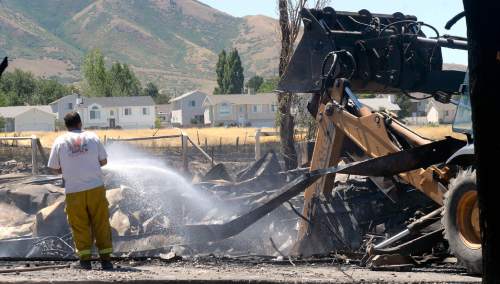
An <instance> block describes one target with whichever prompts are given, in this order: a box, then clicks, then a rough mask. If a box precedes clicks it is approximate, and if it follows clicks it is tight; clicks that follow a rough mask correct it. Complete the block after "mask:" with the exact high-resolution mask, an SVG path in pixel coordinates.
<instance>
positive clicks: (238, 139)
mask: <svg viewBox="0 0 500 284" xmlns="http://www.w3.org/2000/svg"><path fill="white" fill-rule="evenodd" d="M239 145H240V136H238V137H236V152H238V150H239V149H238V148H239Z"/></svg>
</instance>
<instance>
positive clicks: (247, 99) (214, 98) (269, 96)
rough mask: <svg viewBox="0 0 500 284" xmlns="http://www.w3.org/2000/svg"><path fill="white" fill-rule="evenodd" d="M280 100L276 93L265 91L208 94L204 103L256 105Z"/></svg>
mask: <svg viewBox="0 0 500 284" xmlns="http://www.w3.org/2000/svg"><path fill="white" fill-rule="evenodd" d="M277 100H278V96H277V95H276V94H275V93H264V94H255V95H248V94H243V95H208V96H207V97H206V99H205V101H204V102H203V105H217V104H221V103H230V104H235V105H255V104H274V103H276V102H277Z"/></svg>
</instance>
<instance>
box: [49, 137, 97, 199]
mask: <svg viewBox="0 0 500 284" xmlns="http://www.w3.org/2000/svg"><path fill="white" fill-rule="evenodd" d="M105 159H107V154H106V150H104V146H103V145H102V144H101V141H99V137H97V135H96V134H95V133H93V132H88V131H69V132H67V133H66V134H63V135H61V136H59V137H57V139H56V140H55V141H54V145H53V146H52V151H51V152H50V158H49V163H48V166H49V168H53V169H61V170H62V176H63V179H64V183H65V192H66V193H74V192H81V191H85V190H89V189H93V188H96V187H99V186H102V185H103V184H104V182H103V178H102V171H101V165H100V163H99V161H102V160H105Z"/></svg>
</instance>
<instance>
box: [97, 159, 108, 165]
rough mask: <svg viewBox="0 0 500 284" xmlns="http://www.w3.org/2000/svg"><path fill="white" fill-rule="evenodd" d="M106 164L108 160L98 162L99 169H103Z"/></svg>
mask: <svg viewBox="0 0 500 284" xmlns="http://www.w3.org/2000/svg"><path fill="white" fill-rule="evenodd" d="M107 163H108V159H104V160H102V161H99V164H100V165H101V167H104V166H105V165H106V164H107Z"/></svg>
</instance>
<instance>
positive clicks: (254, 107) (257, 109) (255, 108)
mask: <svg viewBox="0 0 500 284" xmlns="http://www.w3.org/2000/svg"><path fill="white" fill-rule="evenodd" d="M252 112H254V113H257V112H262V105H252Z"/></svg>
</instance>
